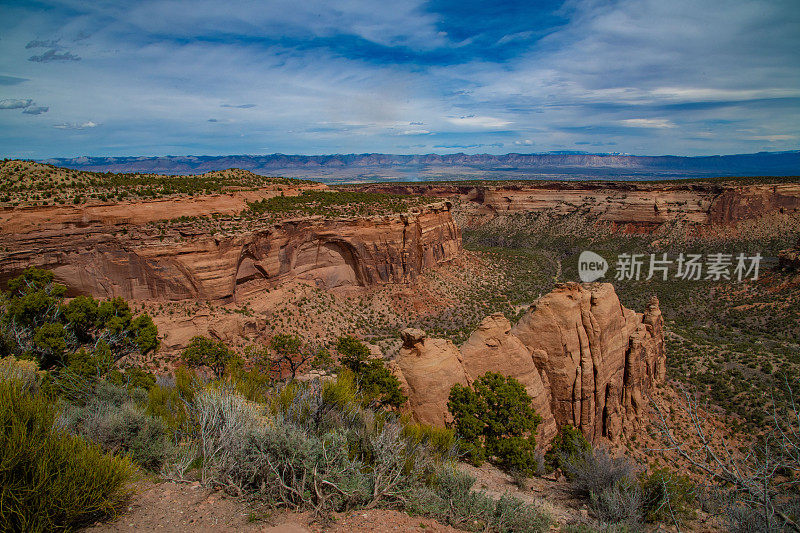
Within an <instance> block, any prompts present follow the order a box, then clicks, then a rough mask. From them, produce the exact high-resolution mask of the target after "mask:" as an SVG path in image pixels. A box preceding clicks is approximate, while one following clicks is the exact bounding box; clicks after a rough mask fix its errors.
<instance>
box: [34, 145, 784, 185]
mask: <svg viewBox="0 0 800 533" xmlns="http://www.w3.org/2000/svg"><path fill="white" fill-rule="evenodd" d="M42 162H44V163H51V164H54V165H58V166H63V167H68V168H73V169H79V170H93V171H102V172H105V171H110V172H147V173H158V174H198V173H202V172H208V171H212V170H223V169H227V168H241V169H245V170H250V171H252V172H255V173H257V174H263V175H269V176H286V177H299V178H312V179H318V180H321V181H328V182H352V181H395V180H399V181H427V180H434V179H443V180H451V179H482V178H483V179H503V178H508V179H520V178H543V179H567V180H571V179H622V180H644V179H667V178H690V177H707V176H791V175H800V151H791V152H760V153H756V154H738V155H722V156H707V157H685V156H633V155H618V154H587V153H563V152H562V153H546V154H504V155H490V154H478V155H468V154H447V155H437V154H425V155H394V154H334V155H284V154H271V155H229V156H166V157H76V158H73V159H62V158H59V159H47V160H44V161H42Z"/></svg>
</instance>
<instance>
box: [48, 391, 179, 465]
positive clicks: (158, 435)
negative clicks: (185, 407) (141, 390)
mask: <svg viewBox="0 0 800 533" xmlns="http://www.w3.org/2000/svg"><path fill="white" fill-rule="evenodd" d="M123 390H125V389H123ZM62 424H63V425H64V426H65V427H66V428H68V429H70V430H71V431H72V432H74V433H75V434H76V435H79V436H81V437H84V438H86V439H88V440H90V441H92V442H94V443H96V444H97V445H99V446H100V447H101V448H102V449H103V450H105V451H108V452H113V453H118V454H127V455H128V456H129V457H130V458H131V460H133V461H134V462H135V463H136V464H138V465H139V466H141V467H143V468H145V469H148V470H158V469H159V468H160V467H161V465H162V464H163V463H164V460H165V459H166V458H167V457H168V456H170V455H171V453H172V445H171V442H170V434H169V431H168V428H167V425H166V423H165V422H164V421H163V420H162V419H161V418H155V417H152V416H149V415H147V414H146V413H145V412H144V411H143V410H142V408H140V407H138V406H137V405H136V403H134V402H133V401H131V400H129V399H128V400H125V401H124V402H122V403H117V402H114V401H108V400H103V399H101V398H95V399H94V400H93V401H91V402H89V403H88V404H87V405H86V406H84V407H72V408H69V407H68V408H67V409H65V412H64V414H63V415H62Z"/></svg>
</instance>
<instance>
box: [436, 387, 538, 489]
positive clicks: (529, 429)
mask: <svg viewBox="0 0 800 533" xmlns="http://www.w3.org/2000/svg"><path fill="white" fill-rule="evenodd" d="M447 408H448V409H449V410H450V413H451V414H452V415H453V419H454V420H453V425H454V427H455V430H456V434H457V435H458V436H459V437H460V438H461V439H462V441H463V443H464V445H465V452H466V455H467V458H468V459H469V460H470V461H471V462H473V463H474V464H480V463H481V462H483V461H484V460H485V459H490V460H491V461H492V462H495V463H496V464H497V465H498V466H500V467H501V468H503V469H505V470H507V471H518V472H521V473H524V474H529V473H532V472H533V470H534V469H535V466H536V457H535V450H536V438H535V434H536V428H537V426H538V425H539V423H540V422H541V417H540V416H539V415H538V414H536V412H535V411H534V409H533V407H532V406H531V397H530V396H529V395H528V393H527V392H526V391H525V388H524V387H523V386H522V384H520V382H519V381H517V380H516V379H514V378H512V377H506V376H503V375H501V374H497V373H494V372H487V373H486V374H484V375H483V376H481V377H480V378H478V380H477V381H475V383H474V384H473V386H472V388H470V387H465V386H463V385H460V384H458V383H457V384H455V385H453V387H452V388H451V389H450V397H449V399H448V402H447Z"/></svg>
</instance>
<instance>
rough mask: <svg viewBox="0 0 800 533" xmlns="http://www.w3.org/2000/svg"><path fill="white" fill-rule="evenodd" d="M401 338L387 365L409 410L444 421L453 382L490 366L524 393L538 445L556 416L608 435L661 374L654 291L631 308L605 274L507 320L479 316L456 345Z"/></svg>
mask: <svg viewBox="0 0 800 533" xmlns="http://www.w3.org/2000/svg"><path fill="white" fill-rule="evenodd" d="M403 340H404V347H403V348H402V349H401V351H400V353H399V355H398V357H397V365H396V366H397V367H398V368H399V372H400V373H401V374H402V378H403V380H404V382H405V383H406V384H407V387H408V392H409V396H410V406H411V409H412V411H413V413H414V416H415V417H416V418H417V419H419V420H421V421H424V422H427V423H432V424H439V425H441V424H443V423H444V422H445V421H446V420H447V396H448V394H449V391H450V387H451V386H452V385H453V384H455V383H464V381H465V380H466V381H467V382H469V383H471V382H472V381H474V380H475V379H476V378H478V377H479V376H481V375H483V374H485V373H486V372H488V371H493V372H499V373H501V374H504V375H507V376H512V377H514V378H516V379H517V380H519V381H520V383H522V385H523V386H524V387H525V388H526V390H527V392H528V394H530V395H531V397H532V398H533V405H534V407H535V409H536V411H537V412H538V413H539V414H540V415H541V416H542V424H541V425H540V426H539V430H538V436H537V440H538V442H539V444H540V445H545V444H547V443H549V442H550V440H552V438H553V436H555V434H556V431H557V428H558V427H559V426H561V425H564V424H572V425H574V426H575V427H577V428H579V429H580V430H581V431H582V432H583V433H584V434H585V435H586V436H587V437H588V438H590V439H599V438H607V439H610V440H615V439H616V438H617V437H619V435H620V434H621V433H622V432H623V431H626V430H630V429H631V428H634V427H636V424H637V423H638V421H640V420H641V419H642V417H643V415H644V413H645V407H646V398H645V395H646V393H647V391H648V390H649V389H650V388H651V387H653V385H654V384H655V383H658V382H660V381H663V380H664V378H665V375H666V360H665V355H664V331H663V320H662V318H661V311H660V309H659V305H658V300H657V299H656V298H655V297H654V298H653V299H652V300H651V302H650V304H649V305H648V308H647V310H646V311H645V312H644V313H643V314H640V313H636V312H635V311H631V310H630V309H626V308H625V307H623V306H622V304H621V303H620V301H619V299H618V298H617V295H616V293H615V292H614V287H613V286H612V285H611V284H609V283H602V284H601V283H596V284H587V285H581V284H577V283H566V284H563V285H560V286H558V287H557V288H556V289H555V290H553V291H552V292H550V293H549V294H547V295H545V296H543V297H542V298H540V299H539V300H538V301H537V302H536V303H535V304H534V305H532V306H531V307H530V309H528V311H527V312H526V313H525V315H524V316H523V317H522V318H521V319H520V321H519V322H518V323H517V324H516V325H515V326H514V327H513V328H512V327H511V324H510V323H509V321H508V320H507V319H506V318H505V317H503V316H502V315H501V314H495V315H492V316H490V317H487V318H486V319H484V320H483V322H481V324H480V326H478V329H477V330H476V331H475V332H474V333H473V334H472V336H471V337H470V338H469V339H468V340H467V342H466V343H464V345H463V346H462V347H461V350H460V351H459V350H458V349H457V348H456V347H455V346H454V345H452V343H449V341H443V340H442V339H428V338H425V336H424V334H422V332H405V333H404V335H403Z"/></svg>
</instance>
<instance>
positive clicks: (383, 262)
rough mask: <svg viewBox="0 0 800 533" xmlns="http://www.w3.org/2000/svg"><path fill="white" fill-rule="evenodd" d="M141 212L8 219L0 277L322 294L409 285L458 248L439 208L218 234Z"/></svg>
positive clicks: (132, 289)
mask: <svg viewBox="0 0 800 533" xmlns="http://www.w3.org/2000/svg"><path fill="white" fill-rule="evenodd" d="M147 208H148V206H147V205H145V206H144V207H142V208H140V207H138V206H119V207H116V208H115V206H105V207H103V212H102V214H101V215H102V216H101V215H98V214H97V213H94V212H92V213H90V214H89V216H87V213H86V210H83V211H81V210H78V209H73V208H49V209H47V210H46V212H45V210H42V211H41V212H37V211H35V210H31V211H29V212H27V213H26V214H27V217H26V216H17V217H16V218H15V217H14V216H13V212H12V214H11V215H7V216H6V218H5V219H4V220H3V221H2V222H3V224H2V226H0V250H2V251H0V279H2V278H4V279H8V278H9V277H11V276H13V275H16V274H17V273H18V272H19V271H21V270H22V269H24V268H26V267H28V266H38V267H42V268H48V269H51V270H53V271H54V272H55V274H56V277H57V279H58V280H59V281H60V282H62V283H64V284H66V285H67V286H68V287H69V289H70V290H71V292H72V293H86V294H93V295H95V296H123V297H126V298H133V299H166V300H180V299H189V298H191V299H201V300H218V301H231V300H233V299H235V298H236V297H237V296H240V295H247V294H252V293H253V292H257V291H259V290H263V289H264V288H267V287H271V286H274V285H275V284H277V283H281V282H284V281H287V280H292V279H303V280H308V281H310V282H312V283H316V284H317V285H319V286H322V287H337V286H342V285H362V286H368V285H374V284H380V283H388V282H403V281H408V280H411V279H413V278H414V277H415V276H417V275H418V274H419V273H420V272H422V271H423V270H424V269H425V268H428V267H431V266H433V265H436V264H437V263H440V262H443V261H448V260H449V259H452V258H453V257H455V256H456V255H458V253H459V252H460V250H461V235H460V231H459V229H458V227H457V226H456V225H455V223H454V222H453V219H452V217H451V216H450V205H449V203H447V202H441V203H438V204H429V205H428V206H425V207H422V208H419V209H417V208H414V209H412V211H411V212H410V213H407V214H400V215H387V216H374V217H364V218H347V219H325V218H323V217H308V218H303V219H297V220H284V221H281V222H277V223H274V224H259V223H258V221H255V222H254V223H252V224H250V225H249V226H242V227H236V228H227V229H219V228H215V229H208V228H205V227H202V226H201V225H200V224H201V223H199V222H197V221H184V222H181V221H180V220H172V221H170V222H169V223H168V224H166V225H159V224H152V223H145V222H147V220H148V218H147V217H146V216H144V218H143V215H142V213H141V212H139V211H140V210H141V211H147ZM159 213H160V211H159ZM32 215H38V218H35V217H33V216H32ZM154 216H155V215H154ZM162 216H163V215H162ZM176 216H178V215H176Z"/></svg>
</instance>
